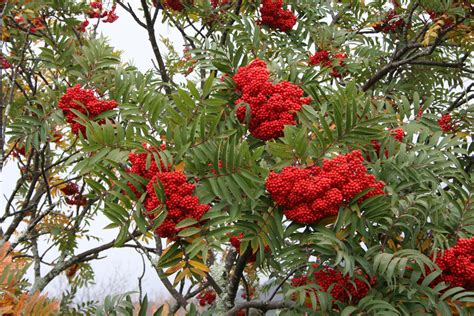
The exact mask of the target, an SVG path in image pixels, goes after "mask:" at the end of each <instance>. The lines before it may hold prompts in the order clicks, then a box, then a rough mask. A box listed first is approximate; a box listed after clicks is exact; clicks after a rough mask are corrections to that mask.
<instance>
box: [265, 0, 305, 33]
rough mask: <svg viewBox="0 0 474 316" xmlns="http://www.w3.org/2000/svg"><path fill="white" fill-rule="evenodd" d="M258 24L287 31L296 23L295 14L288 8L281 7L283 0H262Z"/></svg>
mask: <svg viewBox="0 0 474 316" xmlns="http://www.w3.org/2000/svg"><path fill="white" fill-rule="evenodd" d="M260 15H261V17H260V19H259V20H258V21H257V23H258V24H261V25H266V26H268V27H270V28H272V29H275V30H278V31H281V32H287V31H289V30H291V29H292V28H293V26H295V24H296V16H295V15H294V14H293V12H291V11H290V10H284V9H283V0H263V1H262V7H261V8H260Z"/></svg>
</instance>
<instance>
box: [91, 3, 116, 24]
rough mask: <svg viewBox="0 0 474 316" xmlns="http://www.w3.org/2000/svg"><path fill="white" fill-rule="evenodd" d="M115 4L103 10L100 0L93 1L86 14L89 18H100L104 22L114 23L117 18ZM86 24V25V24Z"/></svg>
mask: <svg viewBox="0 0 474 316" xmlns="http://www.w3.org/2000/svg"><path fill="white" fill-rule="evenodd" d="M116 9H117V6H116V5H115V4H114V5H113V6H112V9H111V10H108V11H107V10H104V8H103V5H102V0H98V1H93V2H91V4H90V10H89V11H87V15H88V16H89V18H91V19H102V18H104V19H103V20H102V22H104V23H114V22H115V21H117V19H118V18H119V17H118V15H117V14H116V13H115V10H116ZM86 26H87V25H86Z"/></svg>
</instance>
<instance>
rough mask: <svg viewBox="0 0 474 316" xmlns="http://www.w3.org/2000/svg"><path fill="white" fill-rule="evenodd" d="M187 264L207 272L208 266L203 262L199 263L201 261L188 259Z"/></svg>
mask: <svg viewBox="0 0 474 316" xmlns="http://www.w3.org/2000/svg"><path fill="white" fill-rule="evenodd" d="M189 264H190V265H192V266H193V267H195V268H196V269H199V270H201V271H204V272H209V267H208V266H206V265H205V264H203V263H201V262H198V261H194V260H189Z"/></svg>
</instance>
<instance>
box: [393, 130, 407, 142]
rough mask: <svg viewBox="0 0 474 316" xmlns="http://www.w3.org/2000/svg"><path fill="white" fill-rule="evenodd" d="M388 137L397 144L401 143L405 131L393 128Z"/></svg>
mask: <svg viewBox="0 0 474 316" xmlns="http://www.w3.org/2000/svg"><path fill="white" fill-rule="evenodd" d="M390 135H391V136H393V138H395V140H396V141H398V142H400V143H401V142H403V138H404V137H405V131H404V130H403V128H395V129H392V130H391V131H390Z"/></svg>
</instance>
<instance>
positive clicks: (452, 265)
mask: <svg viewBox="0 0 474 316" xmlns="http://www.w3.org/2000/svg"><path fill="white" fill-rule="evenodd" d="M434 262H435V263H436V264H437V265H438V267H439V268H440V269H441V270H442V271H443V272H442V274H441V276H439V277H438V278H437V280H436V281H437V282H435V283H434V284H432V285H433V286H434V285H436V284H437V283H439V282H442V281H444V282H446V283H447V284H448V285H449V287H451V288H453V287H457V286H460V287H463V288H465V289H466V290H468V291H473V290H474V237H471V238H469V239H467V238H466V239H459V241H458V243H457V244H456V245H455V246H453V247H452V248H449V249H447V250H445V251H444V252H443V254H442V255H441V256H439V257H437V258H436V260H434Z"/></svg>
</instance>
